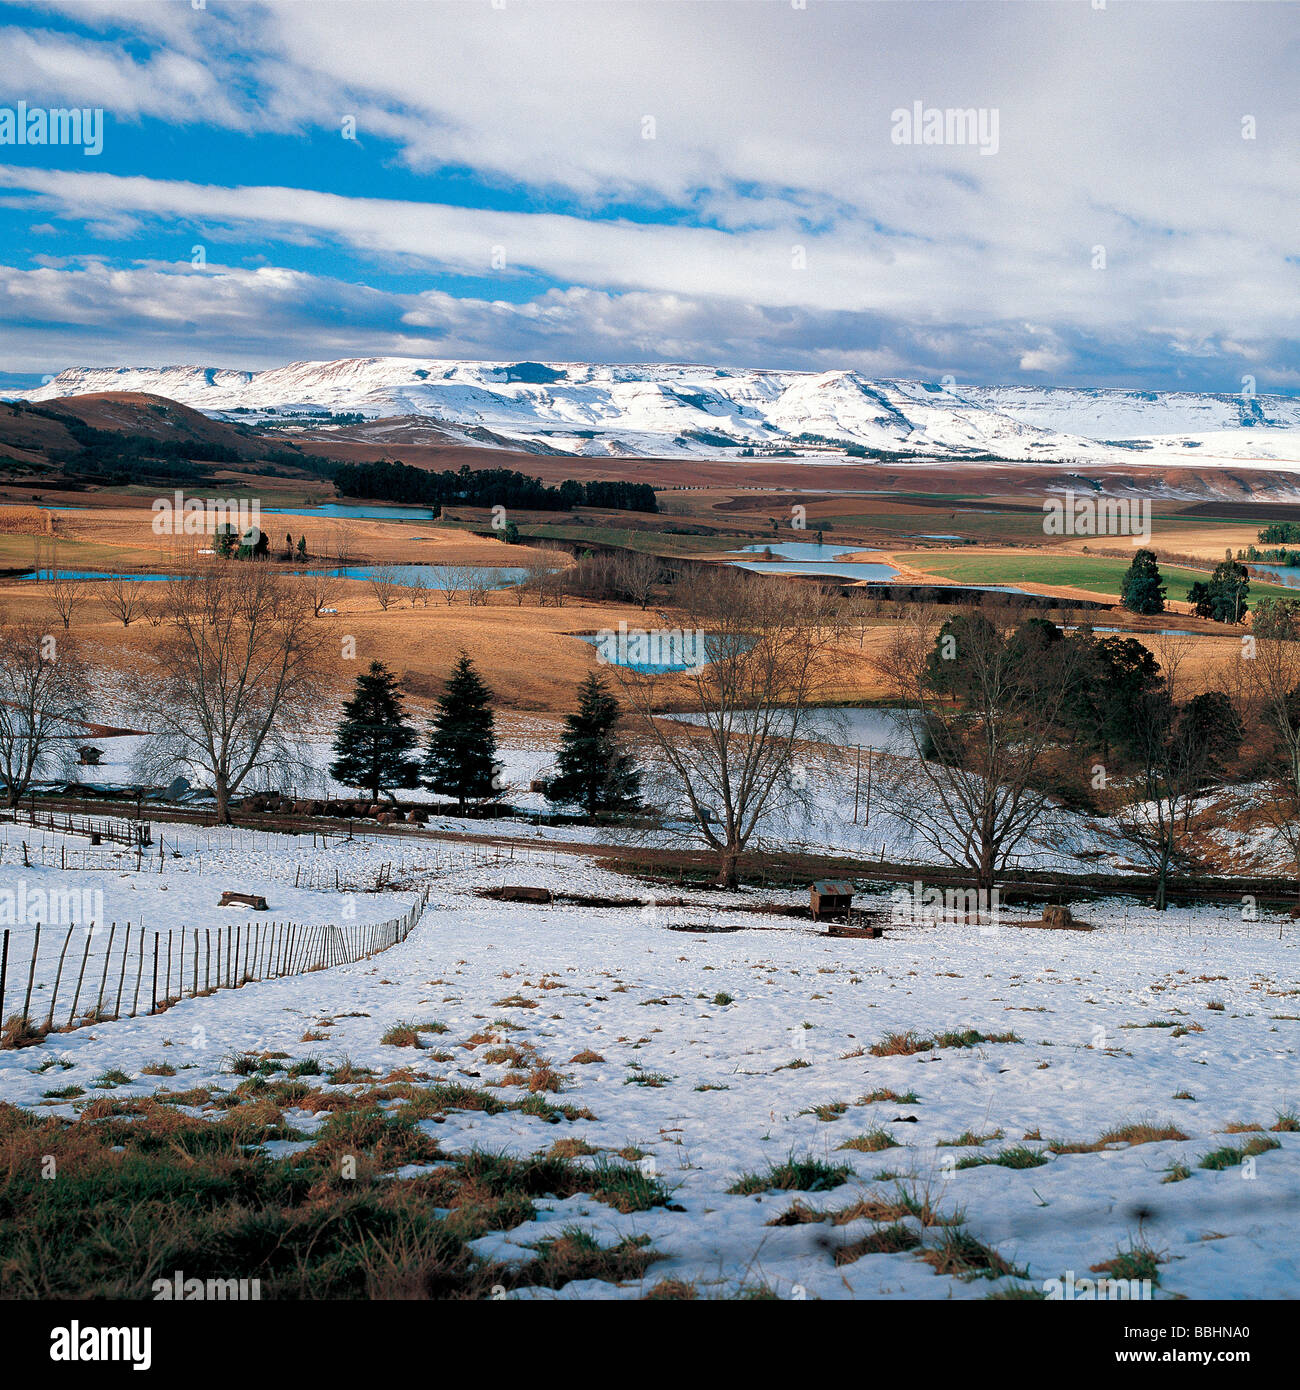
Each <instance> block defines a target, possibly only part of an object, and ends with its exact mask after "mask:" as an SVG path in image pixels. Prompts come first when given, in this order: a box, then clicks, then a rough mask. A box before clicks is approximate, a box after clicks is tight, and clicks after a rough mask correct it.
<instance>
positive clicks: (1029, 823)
mask: <svg viewBox="0 0 1300 1390" xmlns="http://www.w3.org/2000/svg"><path fill="white" fill-rule="evenodd" d="M944 639H950V642H951V645H949V643H948V642H947V641H945V640H944ZM1073 660H1074V648H1073V646H1072V644H1069V643H1065V642H1058V643H1056V644H1054V646H1052V647H1050V648H1045V649H1044V650H1042V651H1026V650H1025V648H1024V647H1023V646H1021V645H1019V644H1017V643H1015V642H1012V641H1009V640H1008V635H1007V633H1006V632H1005V631H1004V630H1003V629H1001V628H1000V627H999V626H998V625H997V624H996V623H994V622H992V621H990V620H989V619H987V618H986V617H985V616H983V615H981V614H979V613H975V614H963V615H961V616H960V617H959V618H956V619H953V620H950V623H949V624H948V625H947V627H946V629H945V630H942V631H941V627H940V624H938V623H937V622H935V621H934V620H933V619H930V618H926V617H916V618H913V619H911V620H909V621H908V622H906V623H903V624H900V626H899V627H898V628H897V629H896V630H895V631H894V633H893V636H892V638H891V640H890V642H889V644H888V646H887V647H886V648H885V650H884V651H883V652H882V654H881V655H880V656H878V657H875V658H873V659H872V665H873V666H874V667H875V668H876V670H877V671H878V672H879V673H880V675H881V676H882V677H883V678H884V681H885V684H886V686H887V687H888V689H889V691H890V693H891V694H892V695H893V697H894V698H895V699H896V700H897V701H898V702H899V703H900V704H902V705H905V706H907V707H909V708H910V709H912V710H913V711H914V713H913V716H912V718H910V719H908V720H907V721H905V728H906V729H907V730H908V732H909V734H910V737H911V741H912V744H913V748H914V752H915V757H912V758H908V759H905V760H900V761H897V762H893V763H891V764H887V766H888V767H889V768H891V769H892V775H887V776H886V780H885V782H884V784H883V785H882V787H881V791H882V794H883V798H882V799H887V800H888V803H889V809H890V811H891V812H892V814H893V815H895V816H896V817H898V818H899V819H900V820H902V821H903V822H905V823H906V824H907V825H909V826H910V827H911V829H912V830H913V832H914V833H915V834H916V836H917V837H918V838H919V839H920V840H922V841H923V842H924V843H925V844H927V845H928V846H929V847H930V848H931V849H932V850H933V851H934V852H935V853H936V854H937V855H938V856H939V857H940V858H941V859H944V860H946V861H947V862H948V863H950V864H953V865H954V866H956V867H958V868H962V869H966V870H969V871H970V873H971V874H972V876H973V877H974V879H975V886H976V889H977V891H980V892H984V893H991V892H992V889H993V887H994V880H995V876H996V874H997V873H998V872H999V871H1000V870H1002V869H1004V868H1005V867H1006V866H1007V864H1008V863H1009V861H1010V859H1011V857H1012V855H1013V854H1014V853H1015V852H1016V850H1017V849H1018V848H1019V847H1020V845H1021V844H1022V843H1023V841H1024V840H1025V838H1026V836H1027V835H1028V834H1029V833H1030V831H1031V830H1035V831H1040V832H1041V831H1044V830H1047V829H1049V827H1050V825H1051V823H1052V821H1053V814H1052V802H1051V798H1050V796H1049V794H1048V792H1047V791H1045V790H1044V789H1043V788H1042V787H1041V786H1040V785H1039V784H1038V782H1039V777H1040V774H1041V773H1042V771H1043V766H1044V760H1045V757H1046V754H1047V752H1048V750H1049V748H1050V747H1051V746H1052V745H1053V743H1054V741H1055V737H1056V734H1057V731H1058V728H1059V719H1060V715H1061V709H1062V705H1063V704H1064V701H1065V698H1066V695H1067V693H1068V690H1069V685H1070V679H1071V674H1072V673H1071V670H1070V667H1071V664H1072V662H1073ZM936 662H938V665H936ZM947 662H951V663H952V665H951V671H952V673H953V674H954V675H955V674H956V673H958V672H960V682H959V683H957V684H955V683H954V682H953V681H951V680H945V679H943V677H944V675H945V674H946V673H947V670H948V668H947V666H946V665H945V663H947ZM945 691H948V692H951V693H952V694H954V695H955V696H956V697H957V700H958V704H957V707H956V708H954V707H953V706H952V705H951V704H944V703H943V699H942V695H943V692H945Z"/></svg>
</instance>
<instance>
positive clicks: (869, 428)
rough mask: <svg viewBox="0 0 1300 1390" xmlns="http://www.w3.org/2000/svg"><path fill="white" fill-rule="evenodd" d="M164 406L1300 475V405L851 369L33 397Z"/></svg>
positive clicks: (152, 371) (178, 376)
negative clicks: (138, 398) (135, 397)
mask: <svg viewBox="0 0 1300 1390" xmlns="http://www.w3.org/2000/svg"><path fill="white" fill-rule="evenodd" d="M104 392H148V393H151V394H153V395H158V396H164V397H167V398H168V399H170V400H175V401H179V402H180V403H182V404H184V405H187V406H189V407H191V408H192V409H195V410H198V411H201V412H202V413H203V414H205V415H208V416H211V417H213V418H217V419H227V420H235V421H238V420H243V421H246V422H252V421H257V420H261V419H268V420H276V421H278V422H279V423H282V424H286V425H296V424H301V425H303V426H304V427H306V426H310V427H311V428H312V429H320V428H327V429H328V428H330V427H331V426H332V425H333V424H334V423H336V422H334V421H332V420H330V419H329V418H327V417H329V416H331V415H335V416H337V415H347V416H356V415H360V416H363V417H365V419H366V420H367V421H372V420H382V419H387V418H394V417H404V418H422V419H424V420H426V421H428V423H429V424H430V425H431V426H436V427H437V428H438V429H439V430H441V431H443V432H445V433H446V434H447V436H448V437H449V439H452V440H456V441H458V442H462V443H465V444H467V445H473V444H476V443H477V444H478V445H480V446H481V447H502V446H505V447H515V448H519V449H522V450H526V451H537V452H547V453H551V452H554V453H559V454H571V455H573V456H575V457H586V458H599V457H610V458H618V457H628V456H641V457H645V456H651V455H653V456H658V457H665V458H718V459H726V458H735V459H737V460H738V461H739V460H743V459H744V458H747V457H768V458H770V457H786V458H788V457H791V456H792V455H799V456H804V455H806V456H809V457H813V458H817V457H826V458H834V459H836V460H839V459H843V458H845V457H852V458H866V459H877V460H881V461H889V462H905V461H908V460H911V459H914V460H917V461H920V460H936V459H938V460H943V459H951V460H954V461H960V460H966V461H973V462H979V461H983V460H988V461H993V462H1025V463H1040V462H1041V463H1062V462H1077V463H1079V464H1090V463H1096V464H1101V463H1116V462H1127V463H1138V462H1142V463H1148V464H1168V465H1176V466H1179V467H1187V466H1189V465H1196V464H1201V465H1203V466H1207V467H1212V466H1221V465H1225V464H1236V465H1241V464H1248V465H1249V464H1254V465H1257V466H1260V467H1279V466H1280V467H1283V468H1298V469H1300V400H1297V399H1296V398H1294V397H1289V396H1280V395H1256V394H1248V393H1242V394H1236V395H1234V394H1229V393H1207V392H1183V391H1141V390H1130V389H1126V388H1122V387H1061V386H1056V387H1053V386H1044V387H1038V386H961V387H959V386H957V385H955V384H954V383H951V382H950V381H949V380H948V379H947V378H945V381H944V382H942V383H936V382H926V381H913V380H907V379H904V378H894V377H883V378H871V377H866V376H863V375H861V374H860V373H857V372H854V371H849V370H838V369H837V370H829V371H824V372H806V371H805V372H796V371H782V370H779V369H770V368H723V367H714V366H709V365H707V364H699V363H652V364H638V363H623V364H613V365H606V364H593V363H586V362H550V363H542V362H526V361H521V362H489V361H481V360H460V359H443V358H408V357H353V358H337V359H331V360H326V361H304V362H292V363H287V364H285V365H284V366H282V367H272V368H268V369H266V370H264V371H246V370H241V369H235V368H222V367H212V366H194V365H178V366H168V367H72V368H67V369H65V370H64V371H63V372H60V373H59V375H58V376H56V377H54V378H53V379H52V380H50V381H48V382H46V383H45V384H44V385H42V386H40V387H38V388H36V389H34V390H30V391H26V392H17V393H13V394H14V396H15V398H20V399H26V400H30V401H54V400H57V399H59V398H61V397H64V396H70V395H85V394H88V393H104Z"/></svg>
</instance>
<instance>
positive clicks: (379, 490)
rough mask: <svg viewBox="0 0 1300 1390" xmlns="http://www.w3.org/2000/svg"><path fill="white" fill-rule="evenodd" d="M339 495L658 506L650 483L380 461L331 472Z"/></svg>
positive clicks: (532, 505)
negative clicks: (549, 479)
mask: <svg viewBox="0 0 1300 1390" xmlns="http://www.w3.org/2000/svg"><path fill="white" fill-rule="evenodd" d="M331 476H332V479H333V482H334V486H335V488H336V490H337V491H338V493H339V495H340V496H341V497H365V498H373V499H375V500H378V501H385V502H404V503H414V504H421V505H427V506H430V507H433V508H435V509H437V508H441V507H443V506H445V505H447V504H449V503H450V504H456V505H460V506H469V507H496V506H500V507H506V508H508V509H512V510H517V511H545V512H568V511H572V510H573V509H574V508H575V507H606V508H609V509H612V510H616V511H633V512H657V511H658V510H659V504H658V502H657V500H656V499H655V490H654V488H653V487H651V485H650V484H649V483H627V482H617V481H604V480H599V479H598V480H593V481H591V482H578V481H576V480H574V479H572V478H566V479H565V480H564V481H563V482H562V483H560V484H559V486H558V487H554V486H551V485H549V484H547V483H544V482H542V480H541V479H540V478H534V477H532V476H531V475H529V474H527V473H517V472H515V471H514V470H513V469H510V468H481V469H473V468H470V467H469V465H468V464H462V465H461V467H460V468H459V469H457V470H456V471H454V472H453V471H452V470H451V469H444V470H443V471H442V472H440V473H435V472H432V471H431V470H429V469H426V468H413V467H412V466H411V465H410V464H406V463H401V462H397V461H391V462H390V461H388V460H383V461H379V462H375V463H340V464H336V465H335V466H334V467H333V470H332V473H331Z"/></svg>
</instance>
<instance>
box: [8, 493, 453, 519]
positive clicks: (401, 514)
mask: <svg viewBox="0 0 1300 1390" xmlns="http://www.w3.org/2000/svg"><path fill="white" fill-rule="evenodd" d="M251 500H252V499H251V498H250V499H249V502H250V504H251ZM35 505H36V506H38V507H39V508H40V509H41V510H42V511H44V512H85V511H91V510H95V509H94V508H90V507H82V506H77V505H75V504H73V503H71V502H37V503H36V504H35ZM259 510H260V512H261V514H262V515H263V516H315V517H322V518H324V519H325V520H330V519H335V520H341V521H433V520H435V519H436V518H435V516H434V512H433V508H432V507H402V506H398V505H396V504H395V505H393V506H391V507H390V506H383V505H380V506H352V505H350V504H347V503H343V502H322V503H321V504H320V505H319V506H315V507H261V508H259Z"/></svg>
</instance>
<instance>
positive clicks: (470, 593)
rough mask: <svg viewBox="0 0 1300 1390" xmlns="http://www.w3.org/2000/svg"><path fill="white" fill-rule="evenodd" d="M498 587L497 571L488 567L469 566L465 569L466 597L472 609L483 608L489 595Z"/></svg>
mask: <svg viewBox="0 0 1300 1390" xmlns="http://www.w3.org/2000/svg"><path fill="white" fill-rule="evenodd" d="M496 586H497V575H496V570H494V569H492V568H490V567H489V566H487V565H467V566H466V567H465V597H466V598H467V599H468V600H469V604H470V607H471V608H477V607H482V606H483V605H484V604H485V603H487V601H488V595H489V594H490V593H491V592H492V590H493V589H495V588H496Z"/></svg>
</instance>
